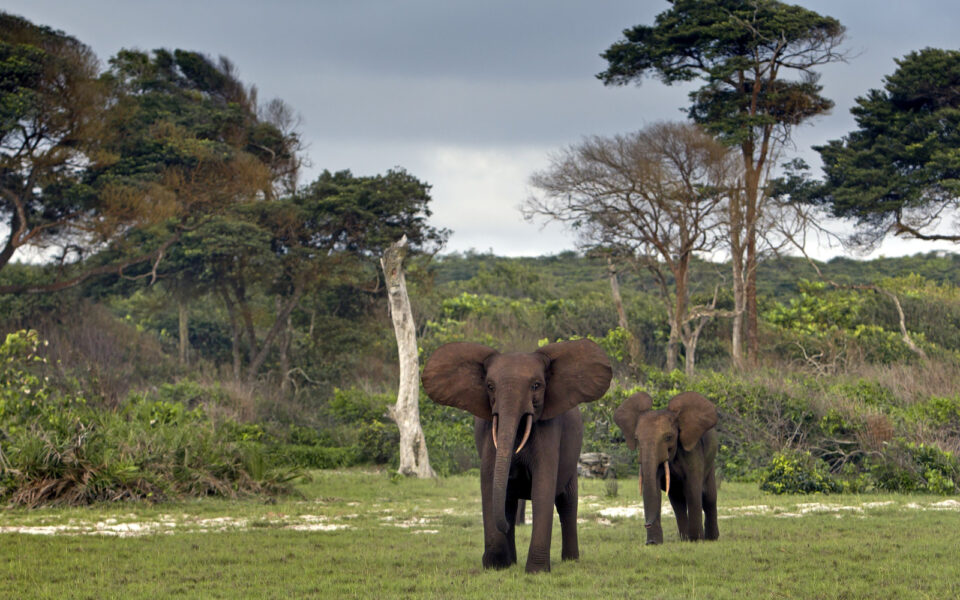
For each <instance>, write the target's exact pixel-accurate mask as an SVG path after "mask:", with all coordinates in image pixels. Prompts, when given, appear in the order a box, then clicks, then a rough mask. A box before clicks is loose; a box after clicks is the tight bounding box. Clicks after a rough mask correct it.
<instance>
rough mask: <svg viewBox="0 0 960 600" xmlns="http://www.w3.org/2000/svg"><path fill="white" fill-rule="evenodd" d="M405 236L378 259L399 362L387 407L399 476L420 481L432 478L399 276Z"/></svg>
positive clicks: (409, 316)
mask: <svg viewBox="0 0 960 600" xmlns="http://www.w3.org/2000/svg"><path fill="white" fill-rule="evenodd" d="M406 248H407V236H406V235H404V236H403V237H402V238H400V240H399V241H397V242H395V243H393V244H391V245H390V247H389V248H387V250H386V252H384V254H383V257H382V258H381V259H380V266H381V267H382V268H383V276H384V279H385V280H386V283H387V298H388V299H389V302H390V318H391V319H392V321H393V330H394V333H396V336H397V353H398V355H399V359H400V387H399V390H398V391H397V403H396V404H395V405H393V406H391V407H390V418H391V419H393V421H394V422H395V423H396V424H397V427H398V428H399V429H400V468H399V469H398V472H399V473H401V474H402V475H407V476H414V475H415V476H417V477H419V478H420V479H426V478H428V477H436V473H434V471H433V469H432V468H431V467H430V457H429V456H428V454H427V443H426V440H425V439H424V437H423V429H422V428H421V427H420V365H419V360H418V359H417V334H416V331H415V327H416V325H415V323H414V321H413V311H412V309H411V308H410V297H409V296H408V295H407V281H406V277H405V276H404V274H403V259H404V256H405V255H406Z"/></svg>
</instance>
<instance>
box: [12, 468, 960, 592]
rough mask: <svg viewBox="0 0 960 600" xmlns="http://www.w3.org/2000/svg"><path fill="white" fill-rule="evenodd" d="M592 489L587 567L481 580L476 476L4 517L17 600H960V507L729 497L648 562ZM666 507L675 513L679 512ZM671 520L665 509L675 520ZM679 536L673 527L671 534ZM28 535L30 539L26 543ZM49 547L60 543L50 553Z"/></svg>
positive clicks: (627, 524)
mask: <svg viewBox="0 0 960 600" xmlns="http://www.w3.org/2000/svg"><path fill="white" fill-rule="evenodd" d="M618 488H619V489H618V491H619V493H618V494H617V495H616V496H609V495H608V494H607V491H608V490H607V486H606V485H605V483H604V482H602V481H593V480H582V481H581V498H580V519H581V523H580V553H581V556H582V558H581V559H580V560H579V561H577V562H560V560H559V554H560V543H559V524H558V523H557V520H556V519H554V527H555V530H554V536H553V540H554V543H553V548H552V550H553V571H552V572H551V573H546V574H540V575H536V576H529V575H526V574H525V573H524V572H523V567H522V565H523V563H524V561H525V559H526V551H527V543H528V540H529V526H526V527H521V528H520V529H519V531H518V543H517V548H518V554H519V561H520V564H519V565H518V566H515V567H513V568H511V569H508V570H505V571H484V570H483V569H481V567H480V555H481V553H482V529H481V526H480V503H479V483H478V481H477V478H476V476H461V477H451V478H448V479H443V480H439V481H411V480H397V479H396V478H394V477H391V474H390V473H384V472H373V471H343V472H334V471H320V472H316V473H314V474H313V476H312V480H311V481H308V482H304V483H302V484H301V485H300V486H299V489H300V492H301V494H302V496H300V497H291V498H287V499H283V500H281V501H279V502H277V503H274V504H264V503H262V502H255V501H237V502H231V501H221V500H204V501H195V502H186V503H177V504H166V505H157V506H151V505H142V504H123V505H119V506H116V505H114V506H98V507H94V508H85V509H42V510H34V511H25V510H5V511H2V512H0V532H2V533H0V582H2V583H0V597H2V598H57V599H62V598H238V597H247V598H305V597H317V598H321V597H322V598H401V597H402V598H472V597H477V598H481V597H482V598H513V597H524V598H541V597H543V598H636V597H644V598H938V599H939V598H955V597H960V560H958V559H960V549H958V548H960V533H958V532H960V502H957V501H955V500H951V499H945V498H943V497H939V496H897V495H864V496H855V495H843V496H771V495H767V494H764V493H762V492H760V491H758V490H757V489H756V486H755V485H752V484H735V483H725V484H723V486H722V487H721V490H720V514H721V521H720V536H721V537H720V540H719V541H718V542H713V543H697V544H692V543H681V542H679V541H678V539H677V535H676V531H675V529H674V526H673V522H672V517H669V516H668V515H665V516H664V523H665V527H664V532H665V543H664V544H663V545H662V546H658V547H647V546H644V545H643V543H642V542H643V539H644V537H643V531H642V529H643V526H642V513H641V512H640V511H639V510H638V509H639V498H638V492H637V489H636V482H635V481H634V480H621V481H620V482H619V486H618ZM665 504H666V503H665ZM667 506H668V505H667ZM668 524H669V526H667V525H668ZM25 532H30V533H25ZM39 533H46V534H47V535H39Z"/></svg>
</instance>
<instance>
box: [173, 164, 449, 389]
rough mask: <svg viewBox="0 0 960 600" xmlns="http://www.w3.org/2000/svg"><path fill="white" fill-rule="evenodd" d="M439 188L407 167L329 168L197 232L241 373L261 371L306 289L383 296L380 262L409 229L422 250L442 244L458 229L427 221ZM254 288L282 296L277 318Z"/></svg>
mask: <svg viewBox="0 0 960 600" xmlns="http://www.w3.org/2000/svg"><path fill="white" fill-rule="evenodd" d="M429 190H430V186H429V185H428V184H426V183H423V182H421V181H419V180H418V179H417V178H416V177H414V176H412V175H410V174H409V173H407V172H406V171H403V170H400V169H397V170H391V171H388V172H387V173H386V174H385V175H375V176H369V177H356V176H354V175H353V174H351V173H350V172H349V171H341V172H338V173H330V172H328V171H325V172H324V173H322V174H321V175H320V176H319V177H318V178H317V180H316V181H314V182H312V183H311V184H310V185H308V186H306V187H305V188H303V189H302V190H300V191H299V192H298V193H297V194H294V195H292V196H287V197H283V198H278V199H276V200H272V201H252V202H247V203H244V204H238V205H235V206H234V207H233V208H232V209H231V210H230V211H229V213H228V214H227V215H225V216H223V217H218V218H216V219H213V220H211V221H210V223H209V224H208V225H207V226H205V227H203V228H201V229H199V230H198V231H197V232H196V233H192V232H191V233H189V234H187V235H186V236H185V237H184V240H185V242H189V243H195V244H197V246H196V247H197V252H199V253H200V254H201V255H202V257H203V259H202V260H203V261H205V264H206V267H205V268H206V273H207V274H206V275H205V277H206V278H207V279H208V280H209V281H211V282H215V288H216V290H217V294H218V295H219V296H220V298H221V300H222V301H223V302H224V305H225V307H226V308H227V314H228V315H229V317H230V322H231V331H232V332H233V333H232V336H233V340H234V351H233V361H234V373H235V375H236V376H237V377H238V378H240V377H241V376H242V377H243V378H245V379H246V380H248V381H252V380H253V379H255V378H256V377H257V376H258V375H259V373H260V371H261V369H262V367H263V365H264V363H265V362H266V360H267V358H268V356H269V354H270V352H271V351H272V350H273V349H274V347H275V345H276V343H277V342H278V341H280V340H283V339H285V337H284V336H285V331H287V328H288V327H289V318H290V317H291V315H292V314H293V311H295V310H296V309H297V307H298V305H299V303H300V300H301V299H302V298H303V297H304V296H305V295H306V294H311V293H313V294H316V293H320V292H321V291H322V290H329V289H332V288H335V287H338V286H343V285H346V286H352V287H356V288H363V287H365V288H373V289H374V290H375V291H377V292H382V289H381V288H380V286H379V278H378V274H377V272H376V268H377V262H378V261H379V259H380V256H382V254H383V252H384V251H385V250H386V249H387V248H388V247H389V246H390V245H391V244H392V241H391V240H393V241H395V240H396V239H399V238H400V237H402V236H404V235H406V236H407V238H408V240H409V241H410V250H411V252H413V253H417V252H431V251H436V249H439V247H440V246H441V245H442V244H443V242H444V240H445V239H446V237H447V235H448V232H447V231H446V230H442V229H436V228H434V227H431V226H430V225H428V224H427V220H426V219H427V217H428V216H429V215H430V209H429V202H430V200H431V198H430V194H429ZM254 290H259V292H260V293H263V294H266V295H267V296H271V297H273V303H272V304H273V306H274V307H275V311H274V312H273V314H270V315H269V316H268V317H265V316H264V315H265V314H266V312H267V311H265V310H263V309H261V310H260V311H255V310H254V309H253V305H252V302H253V300H254V298H253V295H252V292H253V291H254ZM255 312H259V313H260V319H259V324H260V325H262V326H261V327H259V328H258V326H257V325H258V323H257V322H255V319H254V313H255ZM264 326H265V328H266V331H265V332H264V331H263V329H264ZM258 329H259V330H260V331H259V332H258ZM243 340H246V343H245V347H246V350H247V352H246V368H245V369H243V368H242V367H241V363H242V356H241V346H243V345H244V344H243ZM241 372H243V374H242V375H241Z"/></svg>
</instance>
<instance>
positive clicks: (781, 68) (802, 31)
mask: <svg viewBox="0 0 960 600" xmlns="http://www.w3.org/2000/svg"><path fill="white" fill-rule="evenodd" d="M843 32H844V28H843V26H842V25H840V23H839V22H838V21H837V20H836V19H832V18H830V17H824V16H821V15H819V14H817V13H815V12H813V11H811V10H808V9H806V8H802V7H800V6H795V5H790V4H785V3H782V2H776V1H771V0H764V1H762V2H721V1H717V0H709V1H702V0H679V1H676V2H672V3H671V6H670V8H669V9H667V10H665V11H664V12H662V13H660V14H658V15H657V17H656V19H655V23H654V25H653V26H646V25H637V26H635V27H632V28H630V29H627V30H625V31H624V32H623V33H624V37H625V39H623V40H620V41H618V42H617V43H615V44H613V45H612V46H610V48H608V49H607V50H606V52H604V53H603V54H602V56H603V58H604V59H606V60H607V63H608V67H607V70H606V71H604V72H603V73H600V74H599V75H597V77H598V78H599V79H601V80H602V81H603V82H604V84H607V85H611V84H614V85H626V84H628V83H630V82H634V81H639V80H641V79H642V78H643V77H644V76H657V77H659V78H660V79H661V80H662V81H663V82H664V83H666V84H673V83H680V82H688V81H692V80H695V79H701V80H702V81H703V83H704V85H703V87H701V88H699V89H697V90H695V91H693V92H692V93H691V94H690V98H691V106H690V109H689V114H690V117H691V118H693V119H694V120H695V121H697V122H698V123H701V124H704V125H705V126H706V127H707V128H708V130H710V131H711V133H714V134H718V135H720V136H721V137H723V138H725V139H727V140H728V141H729V142H730V143H731V144H741V143H744V142H746V141H747V140H750V139H757V136H758V134H759V132H760V131H763V130H769V128H770V127H772V126H781V127H784V128H789V127H791V126H793V125H797V124H798V123H800V122H802V121H804V120H806V119H808V118H810V117H812V116H815V115H817V114H820V113H822V112H825V111H827V110H829V109H830V107H831V106H833V103H832V102H831V101H830V100H828V99H826V98H824V97H823V96H821V95H820V90H821V86H820V85H819V84H817V82H816V79H815V78H805V77H800V78H799V79H798V80H796V81H791V80H789V79H787V78H786V76H787V75H788V74H789V73H790V72H791V70H793V69H797V70H798V71H803V72H806V71H807V70H808V69H809V68H810V67H813V66H816V65H818V64H823V63H826V62H831V61H836V60H840V56H838V55H835V54H833V53H832V50H831V49H832V48H833V46H834V45H835V44H836V43H838V42H839V41H840V39H841V38H842V36H843ZM767 74H769V75H767ZM798 74H799V73H798ZM757 77H763V79H761V80H759V81H757V80H755V78H757ZM768 77H769V78H768Z"/></svg>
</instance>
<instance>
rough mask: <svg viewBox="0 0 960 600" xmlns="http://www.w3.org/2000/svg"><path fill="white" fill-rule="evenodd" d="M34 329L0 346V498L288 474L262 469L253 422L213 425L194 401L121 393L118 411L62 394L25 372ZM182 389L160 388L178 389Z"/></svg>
mask: <svg viewBox="0 0 960 600" xmlns="http://www.w3.org/2000/svg"><path fill="white" fill-rule="evenodd" d="M39 346H40V342H39V338H38V336H37V335H36V333H35V332H27V331H21V332H16V333H12V334H9V335H8V336H7V338H6V340H5V342H4V344H3V345H2V346H0V383H2V387H0V432H3V433H2V435H0V500H4V501H8V502H10V503H12V504H23V505H27V506H37V505H41V504H87V503H90V502H97V501H108V500H109V501H113V500H125V499H144V500H161V499H166V498H176V497H180V496H184V495H191V496H204V495H219V496H236V495H238V494H241V495H242V494H264V493H276V492H279V491H282V490H285V489H287V483H288V482H289V480H290V478H291V477H292V476H293V473H291V472H290V471H289V470H287V469H283V468H281V469H276V468H272V467H270V466H268V465H267V464H266V462H265V460H264V458H263V457H264V449H263V447H262V446H261V445H260V444H258V443H256V441H255V440H258V439H260V438H261V437H262V435H263V432H262V429H260V426H259V425H253V424H247V425H241V424H237V423H234V422H232V421H226V422H224V423H221V424H219V425H218V424H217V423H214V422H213V421H212V420H211V419H210V418H209V417H208V416H207V414H206V412H205V411H204V410H203V408H202V407H200V406H197V407H196V408H194V409H188V408H187V407H186V406H185V405H184V404H183V403H182V402H179V401H177V400H169V399H163V398H162V397H161V398H157V397H151V396H149V395H131V396H130V398H129V399H128V400H127V402H125V403H124V404H123V405H121V407H120V408H119V410H110V409H106V408H101V407H97V406H92V405H88V403H87V402H86V400H85V399H84V398H82V397H71V396H68V395H64V394H63V393H62V391H61V390H58V389H55V388H52V387H50V386H49V385H48V383H47V381H46V380H45V379H44V378H41V376H39V375H37V374H36V373H35V372H34V371H33V367H35V366H36V365H38V364H42V362H43V361H42V359H40V358H39V357H38V356H37V349H38V348H39ZM183 387H189V386H180V387H177V386H170V387H169V388H167V390H166V391H167V393H168V395H167V397H169V392H170V391H172V390H182V388H183Z"/></svg>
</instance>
